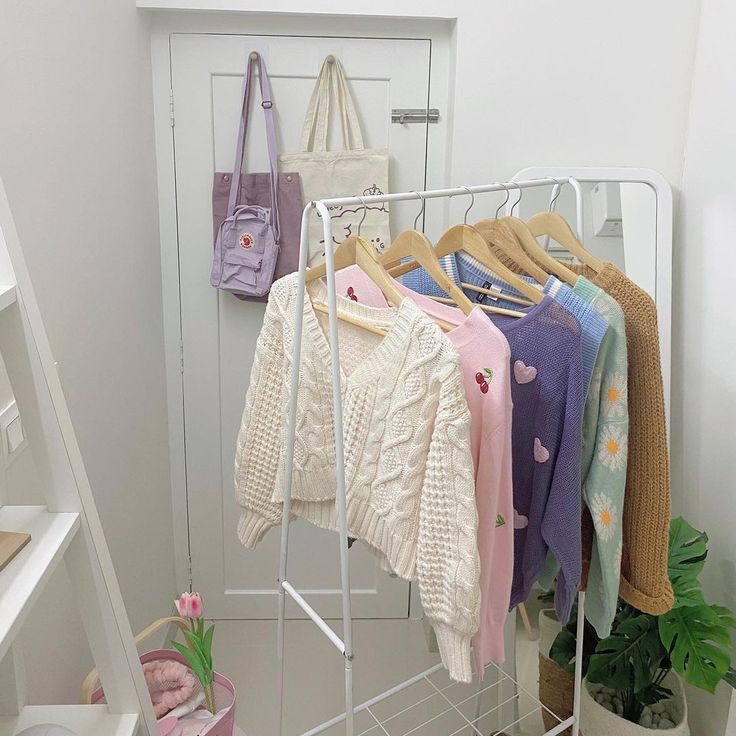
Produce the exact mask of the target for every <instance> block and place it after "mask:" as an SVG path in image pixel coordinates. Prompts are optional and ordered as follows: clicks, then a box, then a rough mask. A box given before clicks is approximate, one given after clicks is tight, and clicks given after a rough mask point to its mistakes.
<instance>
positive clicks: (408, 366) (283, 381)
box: [235, 275, 480, 682]
mask: <svg viewBox="0 0 736 736" xmlns="http://www.w3.org/2000/svg"><path fill="white" fill-rule="evenodd" d="M296 291H297V283H296V276H295V275H290V276H286V277H284V278H282V279H279V280H278V281H277V282H276V283H274V285H273V287H272V288H271V292H270V295H269V301H268V306H267V308H266V315H265V319H264V323H263V328H262V330H261V333H260V335H259V338H258V343H257V346H256V354H255V359H254V362H253V369H252V372H251V378H250V386H249V388H248V392H247V395H246V400H245V410H244V412H243V421H242V426H241V429H240V434H239V436H238V442H237V451H236V458H235V486H236V493H237V498H238V502H239V503H240V505H241V506H242V507H243V512H242V516H241V519H240V523H239V525H238V533H239V536H240V539H241V541H242V543H243V544H244V545H245V546H246V547H254V546H255V545H256V544H257V542H258V541H259V540H260V539H261V538H262V537H263V535H264V534H265V533H266V531H267V530H268V529H270V528H271V527H272V526H274V525H276V524H279V523H280V522H281V516H282V504H281V502H280V501H281V498H282V495H281V490H282V485H283V481H284V472H285V471H284V468H283V467H282V465H283V462H284V457H283V449H284V447H285V445H286V429H287V426H286V422H287V406H288V393H289V377H290V374H291V355H292V345H293V339H294V333H293V323H294V309H295V308H296V306H297V305H296ZM310 293H311V294H312V297H313V298H316V299H321V298H324V286H323V285H322V284H314V285H310ZM301 308H302V309H303V310H304V331H303V337H302V364H301V371H300V381H299V402H298V408H297V442H296V445H295V453H294V466H293V469H292V470H293V491H292V493H293V499H294V500H293V501H292V511H293V512H294V514H296V515H297V516H299V517H302V518H305V519H308V520H309V521H311V522H313V523H314V524H317V525H318V526H321V527H325V528H328V529H333V530H334V529H336V528H337V514H336V509H335V500H334V499H335V457H334V422H333V413H332V384H331V372H330V371H331V369H330V349H329V344H328V342H327V339H326V337H325V334H324V332H323V331H322V327H321V326H320V323H319V321H318V319H317V316H316V314H315V312H314V310H313V308H312V306H311V302H310V300H309V298H308V297H305V300H304V304H303V305H302V307H301ZM339 309H340V310H341V311H344V312H346V313H349V314H351V315H353V316H356V317H359V318H360V319H363V320H368V321H371V322H372V323H373V324H376V325H381V326H383V327H385V328H386V329H387V330H388V333H387V335H386V337H385V338H383V339H381V340H380V342H379V343H378V345H377V346H376V345H375V342H376V337H375V335H371V334H370V333H367V332H364V331H362V330H360V328H355V327H352V326H350V325H347V324H345V323H343V322H341V323H340V325H339V327H340V331H341V333H343V334H345V339H343V337H342V335H341V338H340V339H341V356H342V355H343V345H345V346H346V347H347V349H349V350H352V351H353V360H352V363H353V364H355V365H356V367H355V368H354V370H352V371H351V372H350V373H349V374H346V371H345V369H344V368H343V370H342V378H343V383H342V389H343V394H342V396H343V413H344V418H345V421H344V434H345V465H346V468H345V481H346V493H347V502H348V526H349V530H350V534H351V535H352V536H354V537H358V538H359V539H363V540H364V541H366V542H367V543H368V544H370V545H371V546H372V547H374V548H375V549H376V550H379V551H380V552H382V553H383V554H384V555H385V556H386V559H387V561H388V562H389V564H390V567H391V569H393V570H394V571H395V572H396V573H397V574H399V575H401V576H402V577H404V578H406V579H408V580H414V579H416V580H418V582H419V591H420V595H421V600H422V605H423V607H424V611H425V614H426V615H427V617H428V619H429V620H430V622H431V623H432V626H433V628H434V629H435V632H436V634H437V641H438V644H439V648H440V654H441V656H442V661H443V663H444V665H445V667H447V669H448V670H449V673H450V676H451V677H452V678H453V679H456V680H460V681H463V682H469V681H470V679H471V675H472V672H471V663H470V640H471V637H472V636H473V634H474V633H475V632H476V630H477V629H478V622H479V600H480V590H479V571H480V564H479V559H478V548H477V543H476V533H477V526H478V517H477V512H476V508H475V489H474V482H473V462H472V457H471V452H470V435H469V427H470V415H469V412H468V407H467V403H466V400H465V393H464V389H463V379H462V374H461V372H460V362H459V357H458V354H457V352H456V350H455V349H454V347H453V346H452V345H451V343H450V342H449V341H448V340H447V338H446V337H445V336H444V335H443V334H442V332H441V331H440V329H439V327H438V326H437V325H436V324H435V323H434V322H432V321H431V320H430V319H429V318H428V317H427V316H426V315H424V314H423V313H422V312H421V311H420V310H419V308H418V307H417V306H416V305H415V304H414V303H413V302H412V301H411V300H410V299H404V301H403V302H402V304H401V306H400V307H399V308H397V309H378V308H372V307H366V306H363V305H360V304H357V303H355V302H354V301H351V300H349V299H345V298H342V297H340V298H339ZM348 338H349V339H348ZM361 341H363V342H364V343H365V345H364V346H363V347H362V348H361ZM358 356H360V357H359V359H357V358H358ZM341 362H342V363H343V364H344V363H345V362H346V361H345V360H344V359H343V361H341Z"/></svg>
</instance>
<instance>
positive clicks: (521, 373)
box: [514, 360, 537, 384]
mask: <svg viewBox="0 0 736 736" xmlns="http://www.w3.org/2000/svg"><path fill="white" fill-rule="evenodd" d="M536 377H537V369H536V368H535V367H534V366H533V365H527V364H526V363H525V362H524V361H523V360H517V361H516V362H515V363H514V378H515V379H516V383H518V384H524V383H531V382H532V381H533V380H534V379H535V378H536Z"/></svg>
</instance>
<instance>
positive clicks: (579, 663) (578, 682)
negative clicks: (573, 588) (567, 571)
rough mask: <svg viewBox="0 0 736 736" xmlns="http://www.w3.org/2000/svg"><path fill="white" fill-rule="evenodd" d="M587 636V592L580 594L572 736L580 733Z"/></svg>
mask: <svg viewBox="0 0 736 736" xmlns="http://www.w3.org/2000/svg"><path fill="white" fill-rule="evenodd" d="M584 634H585V592H584V591H580V592H579V593H578V627H577V640H576V643H575V691H574V695H573V701H572V714H573V716H574V717H575V723H573V725H572V736H578V734H579V733H580V689H581V688H582V686H583V637H584Z"/></svg>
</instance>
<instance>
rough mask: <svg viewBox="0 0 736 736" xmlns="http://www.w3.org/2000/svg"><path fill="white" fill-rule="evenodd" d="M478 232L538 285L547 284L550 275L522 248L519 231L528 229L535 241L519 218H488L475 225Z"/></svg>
mask: <svg viewBox="0 0 736 736" xmlns="http://www.w3.org/2000/svg"><path fill="white" fill-rule="evenodd" d="M513 221H517V222H520V223H521V224H522V228H518V227H517V224H516V222H513ZM475 227H476V229H477V230H478V232H479V233H480V234H481V235H482V236H483V237H484V238H485V240H486V242H487V243H488V244H489V245H493V246H495V247H496V248H498V250H500V251H501V253H503V254H504V255H505V256H506V257H507V258H509V259H510V260H511V261H513V262H514V263H515V264H516V265H517V266H519V268H521V269H523V270H524V271H525V272H526V273H527V274H528V275H529V276H531V277H532V278H533V279H534V280H535V281H536V282H537V283H539V284H542V285H544V284H545V283H547V279H548V278H549V274H548V273H547V272H546V271H545V270H544V269H543V268H542V267H541V266H540V265H539V264H538V263H535V262H534V261H533V260H532V259H531V258H530V257H529V256H528V255H527V252H526V251H525V250H524V248H522V246H521V243H520V242H519V241H520V236H519V233H518V232H517V230H518V229H520V230H522V231H523V230H524V229H526V233H527V235H528V236H529V237H530V238H532V239H534V236H533V235H532V234H531V232H530V231H529V228H527V227H526V224H525V223H524V222H523V221H522V220H519V219H518V218H517V217H502V218H500V219H493V218H488V219H487V220H481V221H480V222H476V223H475Z"/></svg>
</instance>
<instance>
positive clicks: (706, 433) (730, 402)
mask: <svg viewBox="0 0 736 736" xmlns="http://www.w3.org/2000/svg"><path fill="white" fill-rule="evenodd" d="M734 27H736V6H734V4H733V3H732V2H730V1H729V0H703V7H702V18H701V23H700V39H699V42H698V52H697V60H696V65H695V73H694V77H693V91H692V104H691V110H690V122H689V129H688V136H687V148H686V152H685V169H684V176H683V181H682V197H681V201H680V221H679V228H678V230H679V235H678V239H677V245H676V249H675V253H676V261H675V270H674V281H675V283H674V289H675V294H679V295H680V298H679V299H675V300H674V301H673V308H674V314H673V323H674V326H675V332H674V333H673V338H674V339H673V355H672V358H673V366H674V368H675V371H674V374H673V404H672V406H673V412H672V413H673V420H674V421H673V436H672V448H673V452H672V456H673V458H674V465H673V471H674V474H673V475H674V478H673V479H674V483H675V498H676V499H677V501H678V504H677V505H678V506H679V508H676V509H675V510H676V511H681V512H683V513H684V514H686V515H687V517H688V518H689V519H691V521H692V522H693V523H694V524H695V525H696V526H698V528H702V529H706V530H707V531H708V534H709V536H710V550H711V552H710V559H709V562H708V565H707V566H706V569H705V573H704V579H705V582H706V585H707V588H708V593H709V595H710V597H711V598H712V599H713V600H714V601H717V602H720V603H722V604H726V605H728V606H729V607H730V608H732V609H734V610H736V554H734V542H733V540H734V530H735V529H736V503H734V500H735V499H736V463H735V462H734V447H733V443H734V442H735V441H736V428H734V423H733V418H734V415H735V414H736V371H734V369H733V366H734V364H735V363H736V338H735V337H734V335H736V313H735V312H734V309H733V288H732V283H731V281H732V275H733V274H734V273H735V272H736V248H734V242H733V240H734V235H733V213H734V202H736V178H734V172H735V171H736V138H735V137H734V131H735V130H736V77H735V76H734V69H736V47H735V46H734V44H733V38H732V29H733V28H734ZM724 690H725V688H724ZM725 695H726V693H725V692H723V693H722V696H724V697H725ZM722 704H723V703H722V702H721V705H722ZM701 707H702V712H703V714H704V718H705V713H707V709H708V708H710V707H712V704H710V703H704V704H701ZM723 711H724V709H723V708H722V707H721V708H720V709H719V711H718V725H719V726H720V724H721V723H722V722H723V718H724V717H725V714H724V713H723ZM715 718H716V716H715V715H713V712H711V715H710V716H709V719H710V720H707V721H706V720H704V721H703V722H704V723H709V724H710V725H711V727H712V728H713V730H712V731H708V733H711V732H712V733H720V731H718V730H717V729H716V728H715V726H716V724H715V722H714V719H715Z"/></svg>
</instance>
